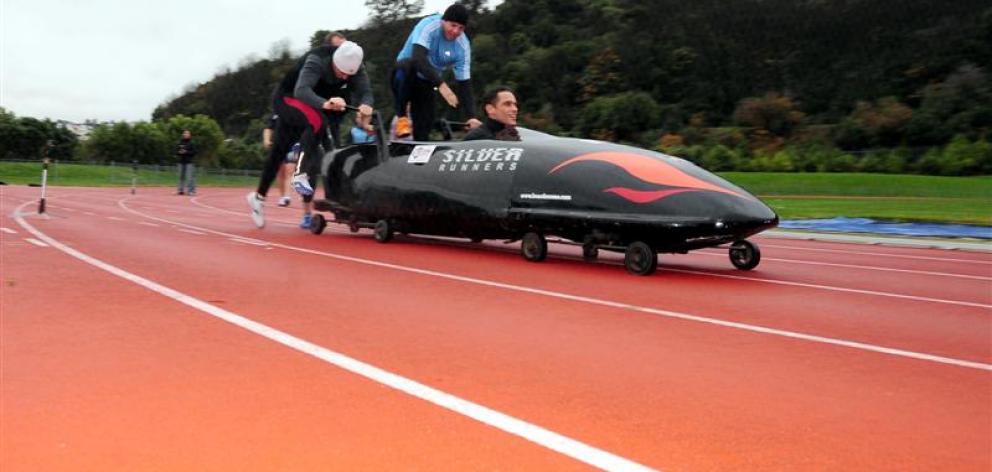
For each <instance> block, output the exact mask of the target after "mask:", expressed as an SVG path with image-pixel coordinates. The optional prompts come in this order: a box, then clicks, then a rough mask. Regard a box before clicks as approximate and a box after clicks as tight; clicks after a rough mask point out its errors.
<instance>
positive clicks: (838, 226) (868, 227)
mask: <svg viewBox="0 0 992 472" xmlns="http://www.w3.org/2000/svg"><path fill="white" fill-rule="evenodd" d="M778 226H779V228H783V229H808V230H813V231H829V232H839V233H877V234H895V235H901V236H931V237H941V238H980V239H992V227H989V226H974V225H948V224H937V223H893V222H888V221H875V220H872V219H869V218H844V217H839V218H827V219H810V220H784V221H781V222H780V223H779V225H778Z"/></svg>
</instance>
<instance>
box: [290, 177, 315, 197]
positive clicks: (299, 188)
mask: <svg viewBox="0 0 992 472" xmlns="http://www.w3.org/2000/svg"><path fill="white" fill-rule="evenodd" d="M293 190H296V193H298V194H300V195H303V196H304V197H305V196H307V195H313V187H311V186H310V181H309V180H308V179H307V174H306V173H305V172H304V173H301V174H296V175H294V176H293Z"/></svg>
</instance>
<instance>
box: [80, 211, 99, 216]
mask: <svg viewBox="0 0 992 472" xmlns="http://www.w3.org/2000/svg"><path fill="white" fill-rule="evenodd" d="M83 214H84V215H86V216H97V214H96V213H93V212H89V211H84V212H83Z"/></svg>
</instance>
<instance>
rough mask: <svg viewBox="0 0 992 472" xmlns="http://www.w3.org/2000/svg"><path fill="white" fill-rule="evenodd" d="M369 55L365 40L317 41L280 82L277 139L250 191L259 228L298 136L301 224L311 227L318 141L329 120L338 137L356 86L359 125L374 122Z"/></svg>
mask: <svg viewBox="0 0 992 472" xmlns="http://www.w3.org/2000/svg"><path fill="white" fill-rule="evenodd" d="M363 56H364V53H363V51H362V48H361V46H359V45H357V44H355V43H353V42H351V41H345V42H343V43H341V44H340V45H339V46H332V45H324V46H319V47H316V48H314V49H311V50H310V51H309V52H307V53H306V54H305V55H304V56H303V57H301V58H300V60H299V61H297V63H296V66H295V67H293V69H291V70H290V71H289V72H287V73H286V75H285V76H284V77H283V79H282V81H280V82H279V85H277V86H276V89H275V91H274V93H273V97H272V98H273V111H274V112H275V114H277V115H279V120H278V124H277V128H276V133H275V134H276V142H275V145H274V146H272V148H271V149H270V151H269V159H268V162H267V163H266V166H265V169H263V171H262V177H261V179H260V180H259V184H258V189H257V190H256V191H255V192H251V193H249V194H248V197H247V198H248V205H249V206H250V207H251V210H252V213H251V216H252V220H253V221H254V222H255V225H256V226H258V227H259V228H261V227H262V226H264V225H265V216H264V214H263V209H262V208H263V207H262V202H263V201H264V200H265V195H266V193H267V192H268V190H269V187H270V186H271V185H272V181H273V180H274V179H275V175H276V173H277V172H278V170H279V164H280V163H281V162H282V160H283V157H284V156H285V155H286V153H288V152H289V149H290V147H291V146H292V145H293V143H295V142H297V141H299V143H300V145H301V146H302V153H301V154H300V158H299V159H298V160H297V165H296V175H294V176H293V188H294V189H296V191H297V192H299V193H300V194H301V195H303V221H302V222H301V223H300V227H302V228H304V229H305V228H309V226H310V214H311V212H312V206H313V205H312V203H311V202H312V201H313V189H314V187H315V186H316V183H317V177H318V176H319V174H320V156H318V153H319V151H318V149H319V147H318V146H319V144H320V142H321V140H322V138H323V136H324V135H325V134H326V133H327V129H328V126H330V127H332V129H334V130H335V132H334V135H335V136H334V139H335V141H336V140H337V132H336V128H337V125H338V123H339V122H340V120H341V116H342V115H343V114H344V110H345V107H346V106H347V105H348V102H347V101H346V100H345V98H344V97H345V96H346V95H349V92H350V95H351V97H353V98H354V99H355V100H354V101H356V102H357V103H358V117H357V118H356V121H357V122H358V124H359V126H363V127H368V123H369V120H370V119H371V116H372V104H373V101H372V87H371V85H370V84H369V77H368V75H367V74H366V73H365V67H364V66H363V65H362V59H363ZM325 112H329V113H325ZM335 144H337V143H335Z"/></svg>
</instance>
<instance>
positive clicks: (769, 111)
mask: <svg viewBox="0 0 992 472" xmlns="http://www.w3.org/2000/svg"><path fill="white" fill-rule="evenodd" d="M805 116H806V115H805V114H804V113H803V112H801V111H799V110H797V109H796V104H795V102H793V101H792V99H791V98H789V97H786V96H784V95H782V94H780V93H778V92H768V93H766V94H765V95H764V96H762V97H750V98H745V99H744V100H741V102H740V103H739V104H738V105H737V109H736V110H734V120H735V121H737V122H738V123H740V124H742V125H745V126H752V127H754V128H757V129H759V130H766V131H768V132H770V133H772V134H773V135H775V136H788V135H789V134H790V133H792V130H793V129H794V128H795V127H796V126H798V125H799V124H800V123H802V122H803V118H805Z"/></svg>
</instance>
